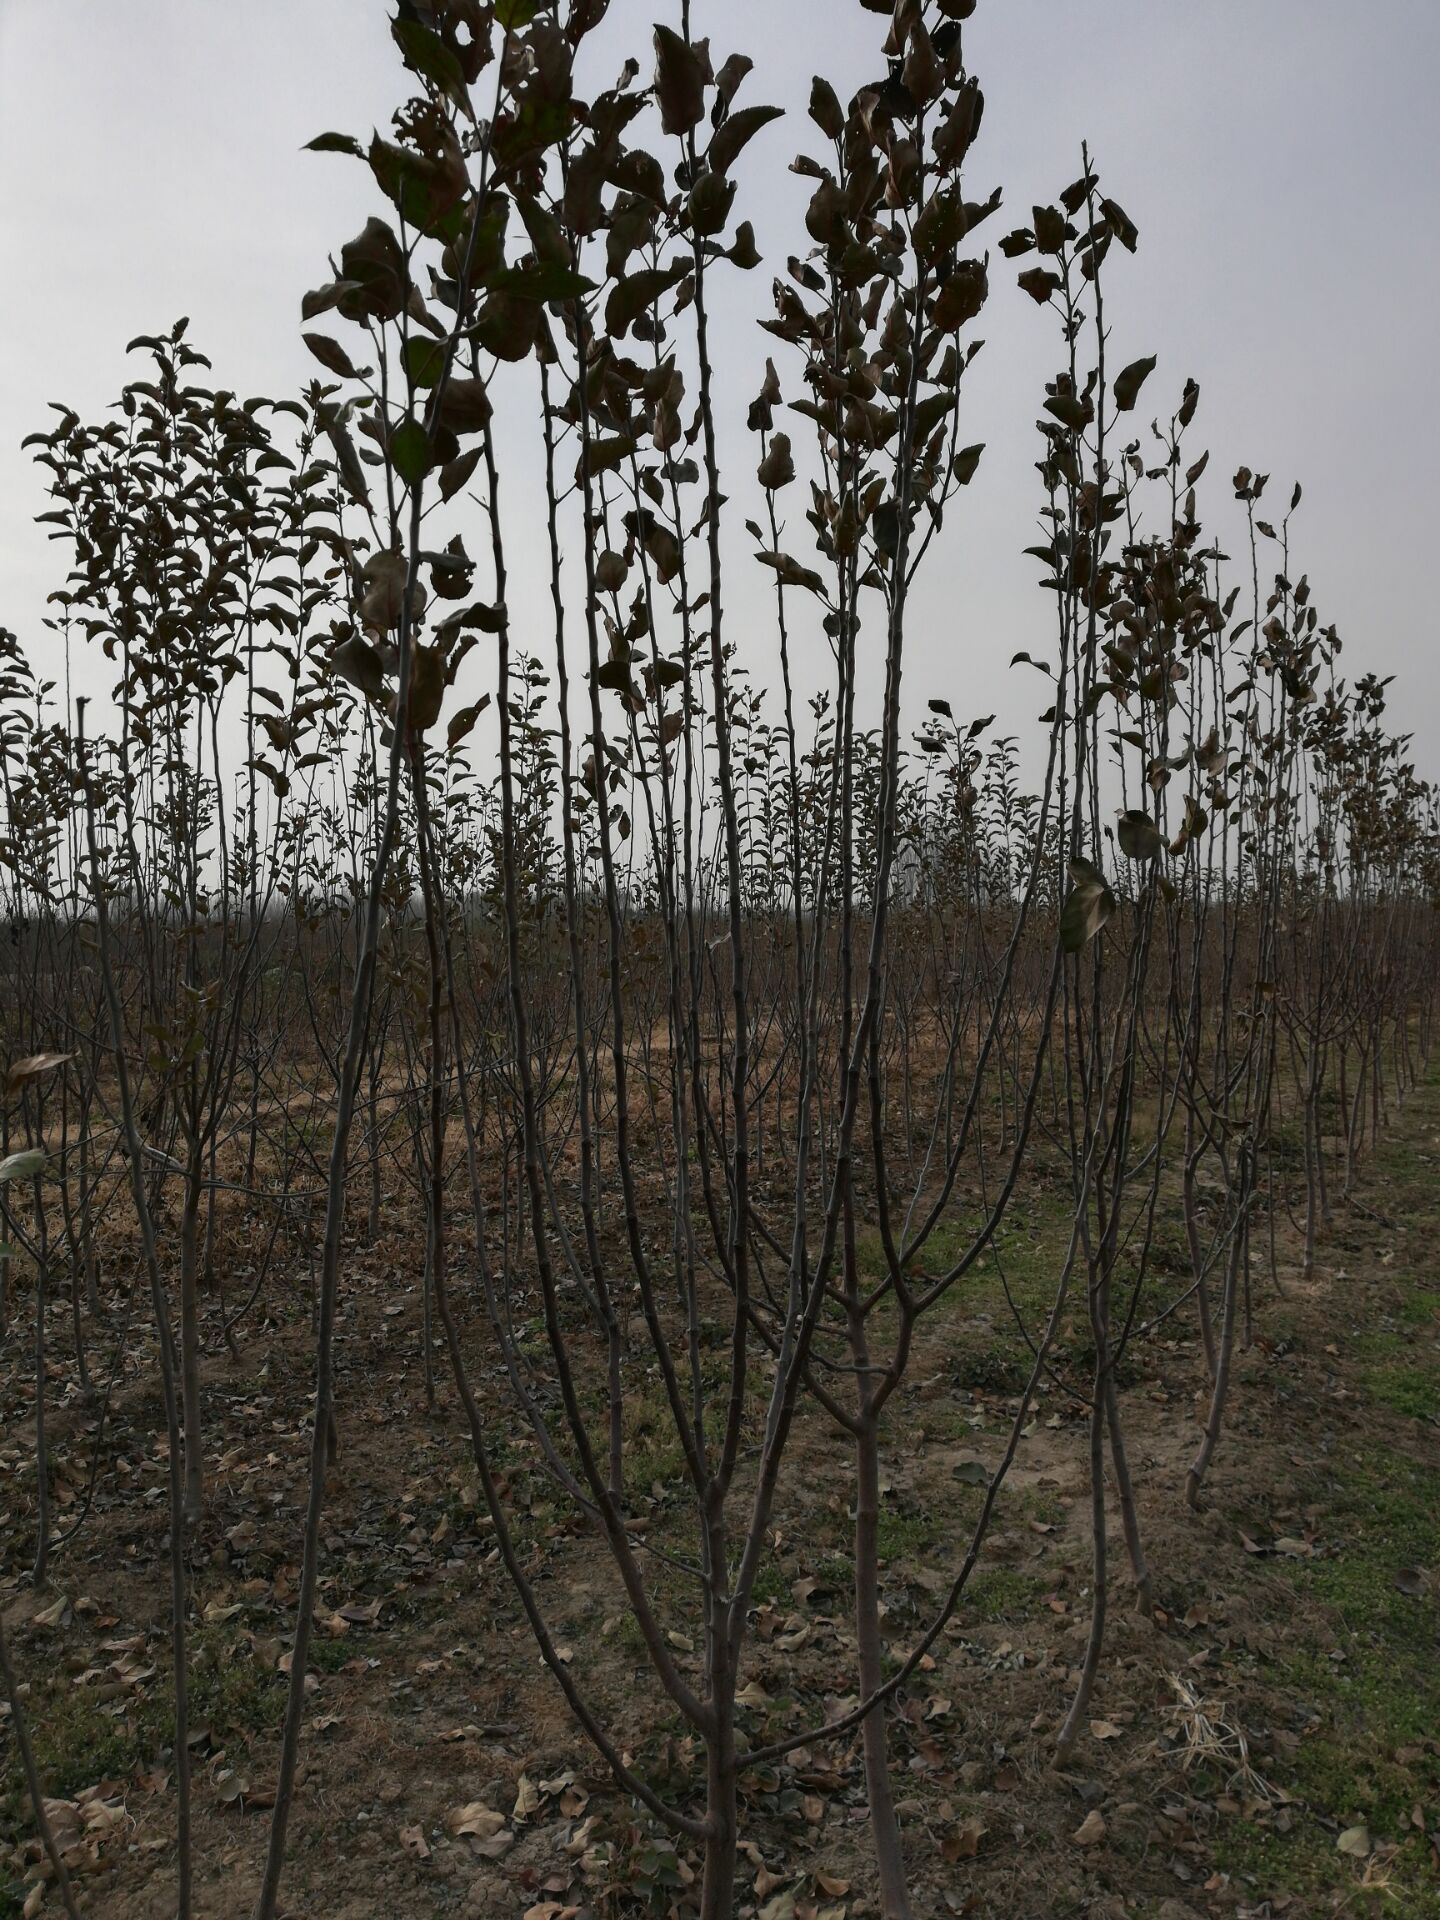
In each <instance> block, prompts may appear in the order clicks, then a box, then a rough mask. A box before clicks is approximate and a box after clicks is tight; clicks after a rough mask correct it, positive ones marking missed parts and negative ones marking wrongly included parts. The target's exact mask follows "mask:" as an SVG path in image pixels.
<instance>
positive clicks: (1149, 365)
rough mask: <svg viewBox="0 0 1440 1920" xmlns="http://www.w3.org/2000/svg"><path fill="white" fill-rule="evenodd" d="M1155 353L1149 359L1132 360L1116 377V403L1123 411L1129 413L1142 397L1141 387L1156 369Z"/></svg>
mask: <svg viewBox="0 0 1440 1920" xmlns="http://www.w3.org/2000/svg"><path fill="white" fill-rule="evenodd" d="M1155 358H1156V357H1155V355H1154V354H1153V353H1152V354H1151V355H1150V356H1149V357H1148V358H1147V359H1144V360H1132V361H1131V363H1130V365H1129V366H1128V367H1126V368H1125V369H1124V371H1123V372H1121V373H1119V374H1117V375H1116V377H1115V404H1116V406H1117V407H1118V408H1119V409H1120V411H1121V413H1129V411H1130V410H1131V408H1132V407H1133V406H1134V405H1135V402H1136V401H1137V400H1138V399H1139V398H1140V389H1141V388H1142V387H1143V386H1144V384H1145V382H1146V381H1147V380H1148V379H1149V378H1150V376H1151V374H1152V373H1153V372H1154V371H1155Z"/></svg>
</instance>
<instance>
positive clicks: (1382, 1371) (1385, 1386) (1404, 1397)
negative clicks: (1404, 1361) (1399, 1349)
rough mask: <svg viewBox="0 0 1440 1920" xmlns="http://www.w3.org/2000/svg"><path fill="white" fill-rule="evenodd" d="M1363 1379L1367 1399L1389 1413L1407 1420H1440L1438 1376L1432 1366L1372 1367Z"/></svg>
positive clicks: (1439, 1375)
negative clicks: (1368, 1397)
mask: <svg viewBox="0 0 1440 1920" xmlns="http://www.w3.org/2000/svg"><path fill="white" fill-rule="evenodd" d="M1409 1350H1410V1349H1409V1348H1408V1346H1407V1351H1409ZM1362 1378H1363V1380H1364V1383H1365V1391H1366V1392H1367V1393H1368V1394H1369V1395H1370V1398H1371V1399H1372V1400H1377V1401H1378V1402H1379V1403H1380V1405H1381V1406H1382V1407H1389V1409H1390V1410H1391V1412H1392V1413H1398V1414H1401V1415H1403V1416H1404V1418H1406V1419H1407V1420H1440V1374H1437V1370H1436V1368H1435V1367H1433V1366H1430V1367H1424V1366H1420V1367H1417V1366H1402V1365H1393V1364H1392V1365H1390V1366H1373V1367H1367V1368H1366V1370H1365V1372H1364V1374H1363V1376H1362Z"/></svg>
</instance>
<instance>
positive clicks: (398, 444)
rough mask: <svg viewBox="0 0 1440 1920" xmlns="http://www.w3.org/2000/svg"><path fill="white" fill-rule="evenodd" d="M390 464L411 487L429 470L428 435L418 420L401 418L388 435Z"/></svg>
mask: <svg viewBox="0 0 1440 1920" xmlns="http://www.w3.org/2000/svg"><path fill="white" fill-rule="evenodd" d="M390 464H391V466H392V467H393V468H394V469H395V471H396V473H398V474H399V476H400V478H401V479H402V480H403V481H404V482H405V484H406V486H407V487H413V486H415V485H417V483H418V482H419V481H421V480H423V479H424V478H425V475H426V474H427V473H428V472H429V471H430V436H429V435H428V434H427V433H426V431H425V429H424V427H422V426H421V424H420V422H419V421H418V420H415V419H413V418H411V419H405V420H402V421H401V422H400V424H399V426H398V427H396V429H395V431H394V432H393V433H392V434H391V436H390Z"/></svg>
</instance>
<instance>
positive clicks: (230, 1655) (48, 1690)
mask: <svg viewBox="0 0 1440 1920" xmlns="http://www.w3.org/2000/svg"><path fill="white" fill-rule="evenodd" d="M336 1650H338V1651H339V1653H340V1660H339V1664H342V1665H343V1663H344V1661H345V1660H346V1659H348V1658H349V1652H350V1650H349V1649H348V1648H344V1647H341V1645H340V1643H338V1642H334V1641H330V1642H319V1643H316V1642H314V1641H312V1657H313V1664H315V1665H316V1666H319V1667H322V1668H325V1669H327V1670H331V1671H333V1665H332V1662H331V1659H330V1655H331V1653H332V1652H333V1651H336ZM157 1652H158V1655H159V1658H158V1662H157V1665H158V1667H159V1671H158V1672H157V1673H156V1676H155V1679H154V1680H153V1681H152V1682H151V1684H150V1689H149V1691H148V1692H146V1693H143V1694H140V1695H137V1696H136V1698H135V1699H134V1700H133V1701H130V1702H128V1703H127V1704H126V1707H125V1711H124V1712H123V1713H120V1714H112V1713H107V1712H105V1711H104V1709H103V1707H102V1705H101V1703H100V1702H99V1701H97V1700H96V1698H95V1696H94V1695H93V1693H91V1691H90V1690H89V1689H88V1688H85V1687H76V1686H73V1685H72V1684H71V1683H70V1677H69V1675H68V1674H66V1673H64V1672H63V1671H61V1670H60V1669H59V1668H58V1666H57V1667H55V1668H52V1670H51V1672H50V1673H49V1674H48V1675H46V1676H45V1677H44V1678H43V1679H42V1678H41V1676H40V1674H39V1672H38V1671H36V1673H35V1675H34V1678H33V1679H32V1688H31V1695H30V1699H29V1702H28V1705H29V1710H30V1732H31V1739H32V1741H33V1743H34V1747H35V1761H36V1765H37V1766H38V1767H39V1769H40V1777H41V1779H42V1780H43V1781H44V1783H45V1791H46V1793H47V1794H48V1795H49V1796H50V1797H51V1798H52V1799H57V1800H68V1799H71V1798H73V1796H74V1795H75V1794H77V1793H79V1792H80V1791H81V1790H82V1789H83V1788H85V1787H91V1786H94V1785H95V1784H96V1783H97V1782H98V1781H101V1780H116V1779H124V1778H125V1776H126V1775H127V1774H129V1773H130V1772H131V1771H132V1770H133V1769H134V1768H135V1767H136V1766H139V1765H141V1764H143V1763H145V1762H148V1761H152V1760H155V1759H157V1758H158V1757H159V1755H160V1754H162V1753H163V1752H164V1751H165V1750H167V1749H168V1748H169V1747H170V1746H171V1744H172V1741H173V1739H174V1706H173V1701H174V1693H173V1690H172V1688H171V1685H170V1674H169V1666H168V1647H167V1648H163V1649H157ZM189 1671H190V1726H191V1729H192V1731H195V1730H198V1729H199V1728H202V1727H208V1728H209V1730H210V1734H211V1738H212V1742H213V1744H214V1745H216V1746H221V1745H225V1744H228V1743H230V1742H232V1741H236V1740H239V1741H249V1740H251V1739H253V1738H256V1737H258V1736H262V1735H268V1734H273V1733H274V1732H276V1731H277V1730H278V1728H279V1726H280V1722H281V1719H282V1718H283V1715H284V1711H285V1695H286V1688H287V1685H288V1682H287V1680H286V1678H285V1676H284V1675H283V1674H278V1673H274V1672H267V1671H266V1670H264V1669H263V1668H261V1667H260V1666H259V1665H258V1664H257V1662H256V1660H255V1658H254V1656H253V1654H252V1653H251V1651H250V1648H249V1646H248V1645H247V1644H246V1643H245V1642H244V1641H243V1640H238V1639H234V1638H230V1637H227V1636H226V1635H225V1634H224V1633H223V1632H221V1631H220V1630H219V1629H218V1628H205V1627H202V1628H201V1629H199V1631H197V1632H194V1633H192V1635H191V1637H190V1664H189ZM24 1804H25V1789H24V1783H23V1780H22V1778H21V1775H20V1769H19V1763H18V1756H16V1755H15V1753H14V1751H13V1748H12V1747H10V1746H8V1745H7V1747H6V1749H5V1752H4V1765H3V1771H0V1840H4V1839H10V1840H13V1839H14V1838H16V1837H18V1836H19V1835H21V1834H23V1833H26V1832H28V1830H29V1828H28V1816H27V1815H26V1814H25V1812H24ZM4 1912H5V1909H4V1907H3V1906H0V1915H3V1914H4Z"/></svg>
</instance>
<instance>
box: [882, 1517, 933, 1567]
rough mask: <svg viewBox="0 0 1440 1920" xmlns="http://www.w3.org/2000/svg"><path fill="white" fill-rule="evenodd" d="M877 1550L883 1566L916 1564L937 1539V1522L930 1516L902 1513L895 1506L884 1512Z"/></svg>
mask: <svg viewBox="0 0 1440 1920" xmlns="http://www.w3.org/2000/svg"><path fill="white" fill-rule="evenodd" d="M875 1533H876V1542H875V1544H876V1551H877V1554H878V1556H879V1559H880V1563H881V1565H882V1566H885V1565H888V1564H889V1563H890V1562H891V1561H895V1560H898V1561H900V1563H901V1564H902V1565H904V1564H905V1563H906V1562H908V1561H912V1560H914V1559H915V1558H917V1557H918V1556H919V1555H920V1554H922V1553H924V1551H925V1549H926V1548H927V1547H928V1546H929V1545H930V1544H931V1542H932V1541H933V1540H934V1538H935V1523H934V1521H933V1520H932V1519H931V1518H930V1516H929V1515H928V1514H926V1513H899V1512H897V1511H896V1510H895V1509H894V1508H892V1507H885V1508H882V1509H881V1513H880V1518H879V1521H878V1523H877V1526H876V1529H875Z"/></svg>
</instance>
